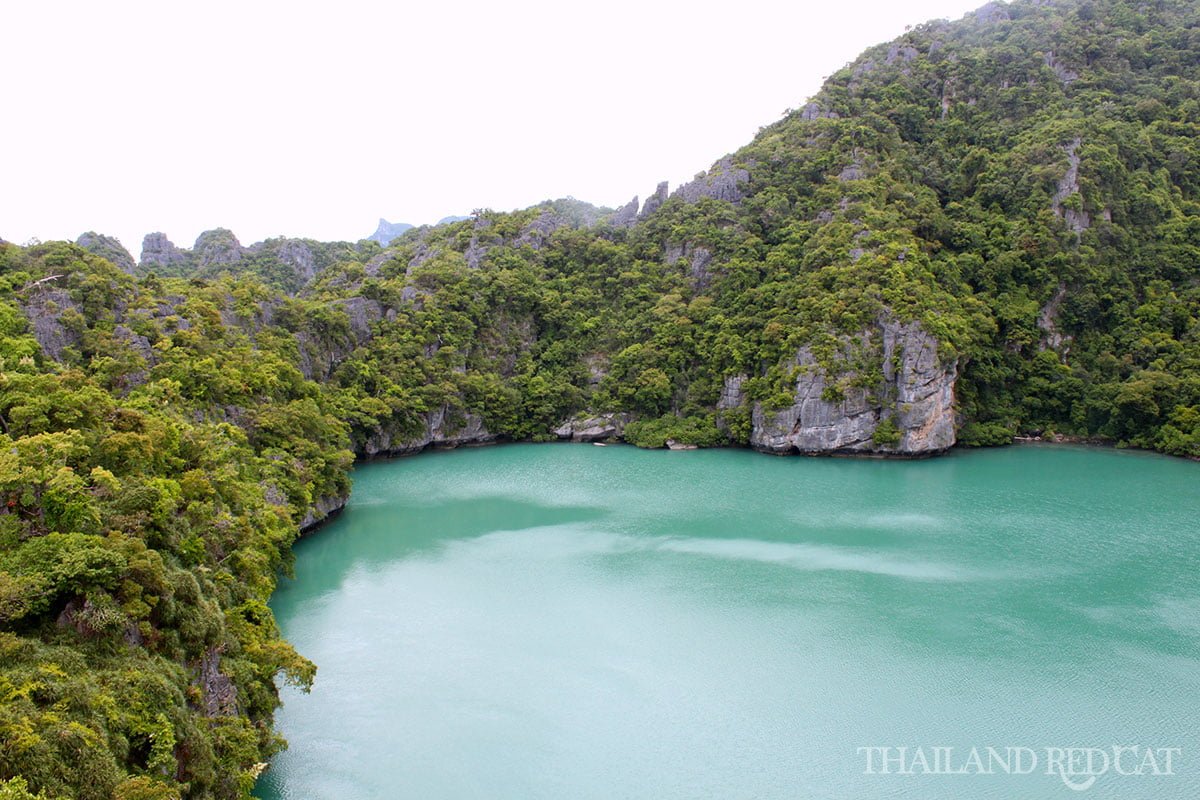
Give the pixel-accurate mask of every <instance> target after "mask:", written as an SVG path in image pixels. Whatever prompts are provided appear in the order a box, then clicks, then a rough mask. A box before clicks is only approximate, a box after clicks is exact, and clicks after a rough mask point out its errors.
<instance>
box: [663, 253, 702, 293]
mask: <svg viewBox="0 0 1200 800" xmlns="http://www.w3.org/2000/svg"><path fill="white" fill-rule="evenodd" d="M663 258H664V260H665V261H666V263H667V264H674V263H676V262H677V261H679V260H680V259H684V260H685V261H686V263H687V270H688V275H689V277H690V278H691V284H692V288H693V289H694V290H696V291H702V290H703V289H704V288H705V287H707V286H708V284H709V282H710V280H711V278H712V276H711V274H710V273H709V269H708V268H709V265H711V264H712V261H713V254H712V251H711V250H709V249H708V248H707V247H701V246H699V245H696V246H693V245H692V244H690V243H686V242H685V243H684V244H670V245H667V248H666V252H665V253H664V255H663Z"/></svg>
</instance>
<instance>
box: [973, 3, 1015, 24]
mask: <svg viewBox="0 0 1200 800" xmlns="http://www.w3.org/2000/svg"><path fill="white" fill-rule="evenodd" d="M975 19H976V21H978V22H982V23H984V24H988V23H993V22H1004V21H1005V20H1008V19H1011V17H1010V16H1009V14H1008V9H1007V8H1006V7H1005V6H1004V4H1003V3H997V2H992V3H988V4H987V5H985V6H981V7H980V8H978V9H976V10H975Z"/></svg>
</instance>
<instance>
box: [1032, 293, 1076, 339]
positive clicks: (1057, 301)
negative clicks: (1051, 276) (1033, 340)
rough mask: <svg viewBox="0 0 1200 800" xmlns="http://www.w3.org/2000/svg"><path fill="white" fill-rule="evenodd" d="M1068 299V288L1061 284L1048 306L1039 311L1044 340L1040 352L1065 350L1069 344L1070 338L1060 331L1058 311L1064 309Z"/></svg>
mask: <svg viewBox="0 0 1200 800" xmlns="http://www.w3.org/2000/svg"><path fill="white" fill-rule="evenodd" d="M1066 297H1067V287H1066V286H1065V285H1064V284H1059V285H1058V289H1057V290H1056V291H1055V292H1054V296H1053V297H1051V298H1050V299H1049V300H1048V301H1047V302H1046V305H1044V306H1042V308H1041V310H1040V311H1038V318H1037V326H1038V330H1040V331H1041V332H1042V339H1041V341H1040V342H1038V349H1039V350H1046V349H1050V350H1058V351H1062V350H1063V345H1065V344H1069V343H1070V341H1071V337H1070V336H1064V335H1063V333H1062V331H1060V330H1059V329H1058V311H1059V309H1060V308H1062V304H1063V300H1065V299H1066Z"/></svg>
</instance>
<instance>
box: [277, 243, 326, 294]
mask: <svg viewBox="0 0 1200 800" xmlns="http://www.w3.org/2000/svg"><path fill="white" fill-rule="evenodd" d="M275 258H277V259H278V260H279V261H280V262H281V263H282V264H285V265H286V266H289V267H291V268H292V272H293V273H295V275H296V280H297V282H298V283H299V284H300V285H304V284H306V283H308V282H309V281H311V280H312V279H313V278H315V277H316V276H317V259H316V256H314V255H313V251H312V248H311V247H309V246H308V245H307V244H305V243H304V242H302V241H300V240H299V239H285V240H284V241H282V242H280V244H279V246H278V247H277V248H276V250H275Z"/></svg>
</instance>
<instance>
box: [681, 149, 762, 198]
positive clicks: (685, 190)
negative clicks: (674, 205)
mask: <svg viewBox="0 0 1200 800" xmlns="http://www.w3.org/2000/svg"><path fill="white" fill-rule="evenodd" d="M749 180H750V171H749V170H747V169H746V168H745V167H742V166H735V165H734V163H733V159H732V158H731V157H730V156H725V158H722V159H721V160H720V161H718V162H717V163H716V164H713V167H712V169H710V170H709V171H708V172H707V173H701V174H700V175H697V176H696V179H695V180H693V181H691V182H690V183H685V184H684V185H683V186H680V187H679V188H678V189H676V190H675V194H674V195H672V196H673V197H679V198H681V199H682V200H683V201H684V202H685V203H696V202H699V201H700V200H701V199H702V198H705V197H711V198H713V199H714V200H727V201H728V202H730V203H740V202H741V201H742V198H743V197H744V195H743V193H742V184H743V183H746V182H747V181H749Z"/></svg>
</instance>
